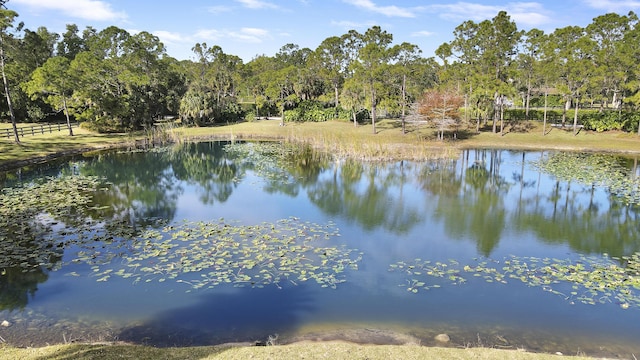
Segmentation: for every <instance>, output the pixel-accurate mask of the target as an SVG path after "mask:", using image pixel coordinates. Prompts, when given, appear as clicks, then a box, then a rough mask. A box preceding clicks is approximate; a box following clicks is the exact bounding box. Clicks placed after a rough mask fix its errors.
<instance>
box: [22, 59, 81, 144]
mask: <svg viewBox="0 0 640 360" xmlns="http://www.w3.org/2000/svg"><path fill="white" fill-rule="evenodd" d="M69 65H70V61H69V59H67V58H66V57H62V56H56V57H52V58H49V60H47V62H46V63H44V65H42V66H41V67H39V68H37V69H36V70H35V71H34V72H33V74H32V75H31V80H30V81H29V82H27V83H25V84H24V88H25V91H26V92H27V94H29V95H30V96H31V97H33V98H38V97H42V98H44V100H45V102H46V103H47V104H49V105H51V106H52V107H53V108H54V109H61V110H62V111H63V112H64V115H65V118H66V120H67V128H68V129H69V135H70V136H73V128H72V127H71V120H70V117H69V106H68V102H69V97H70V96H71V95H72V94H73V90H74V85H73V80H72V79H73V78H74V76H73V74H72V73H70V72H69Z"/></svg>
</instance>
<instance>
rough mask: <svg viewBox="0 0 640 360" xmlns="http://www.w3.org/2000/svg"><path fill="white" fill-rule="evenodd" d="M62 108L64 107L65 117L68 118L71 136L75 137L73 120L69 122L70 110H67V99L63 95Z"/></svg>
mask: <svg viewBox="0 0 640 360" xmlns="http://www.w3.org/2000/svg"><path fill="white" fill-rule="evenodd" d="M62 106H63V107H64V116H66V117H67V127H68V128H69V136H73V128H72V127H71V120H69V110H68V109H67V97H66V96H65V95H64V94H63V95H62Z"/></svg>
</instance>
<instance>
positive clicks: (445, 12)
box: [425, 0, 597, 26]
mask: <svg viewBox="0 0 640 360" xmlns="http://www.w3.org/2000/svg"><path fill="white" fill-rule="evenodd" d="M588 1H589V0H588ZM596 1H597V0H596ZM425 9H427V10H429V11H431V12H434V13H438V14H439V16H440V17H441V18H443V19H447V20H452V21H466V20H473V21H482V20H486V19H492V18H494V17H495V16H496V15H497V14H498V12H500V11H506V12H507V14H508V15H509V16H511V18H512V19H513V20H514V21H515V22H516V23H518V24H519V25H527V26H539V25H542V24H546V23H548V22H550V21H551V16H550V12H549V11H548V10H545V9H544V7H543V6H542V5H541V4H540V3H537V2H511V3H506V4H504V5H483V4H478V3H470V2H457V3H453V4H435V5H429V6H426V7H425Z"/></svg>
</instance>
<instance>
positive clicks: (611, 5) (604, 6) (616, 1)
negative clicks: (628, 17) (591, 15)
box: [585, 0, 640, 12]
mask: <svg viewBox="0 0 640 360" xmlns="http://www.w3.org/2000/svg"><path fill="white" fill-rule="evenodd" d="M585 3H586V4H587V6H589V7H592V8H594V9H598V10H604V11H606V12H628V11H630V10H633V9H640V1H638V0H585Z"/></svg>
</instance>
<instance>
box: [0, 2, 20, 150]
mask: <svg viewBox="0 0 640 360" xmlns="http://www.w3.org/2000/svg"><path fill="white" fill-rule="evenodd" d="M7 1H8V0H0V72H2V83H3V85H4V94H5V97H6V99H7V106H8V107H9V115H10V116H11V124H12V126H13V135H14V139H15V141H16V143H18V144H19V143H20V136H18V126H17V125H16V115H15V113H14V112H13V103H12V101H11V92H10V91H9V80H8V79H7V73H6V57H5V47H6V39H7V37H8V34H7V30H8V29H9V28H10V27H12V26H13V20H14V18H15V17H16V16H18V13H16V12H15V11H12V10H8V9H6V7H5V4H6V3H7Z"/></svg>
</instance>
